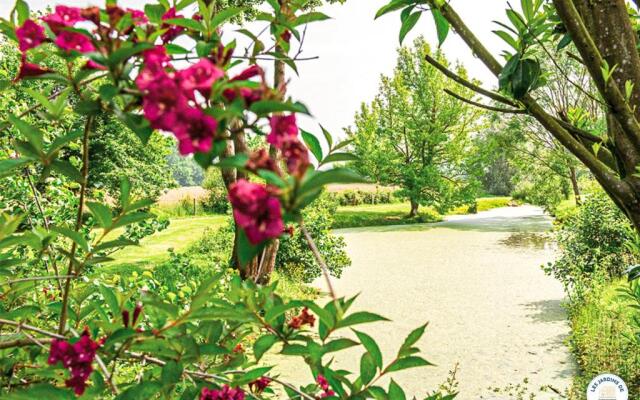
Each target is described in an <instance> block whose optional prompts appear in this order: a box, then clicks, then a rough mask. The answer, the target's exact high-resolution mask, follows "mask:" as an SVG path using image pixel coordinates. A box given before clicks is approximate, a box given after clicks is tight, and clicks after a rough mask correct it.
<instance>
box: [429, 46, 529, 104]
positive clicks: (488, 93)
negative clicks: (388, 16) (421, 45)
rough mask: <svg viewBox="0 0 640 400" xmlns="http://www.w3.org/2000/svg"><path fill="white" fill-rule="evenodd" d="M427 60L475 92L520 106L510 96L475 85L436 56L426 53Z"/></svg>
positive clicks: (504, 102)
mask: <svg viewBox="0 0 640 400" xmlns="http://www.w3.org/2000/svg"><path fill="white" fill-rule="evenodd" d="M425 60H426V61H427V62H428V63H429V64H431V65H433V66H434V67H435V68H436V69H437V70H438V71H440V72H442V73H443V74H444V75H445V76H447V77H448V78H449V79H451V80H453V81H455V82H457V83H459V84H460V85H462V86H464V87H466V88H468V89H471V90H473V91H474V92H476V93H478V94H481V95H483V96H487V97H489V98H490V99H492V100H495V101H497V102H500V103H503V104H507V105H510V106H512V107H519V105H518V103H516V102H515V101H513V100H511V99H510V98H508V97H504V96H502V95H500V94H498V93H495V92H492V91H490V90H487V89H483V88H482V87H480V86H478V85H475V84H473V83H471V82H469V81H468V80H466V79H464V78H463V77H461V76H460V75H458V74H456V73H455V72H453V71H451V70H450V69H448V68H447V67H445V66H444V65H442V64H440V63H439V62H438V60H436V59H435V58H433V57H431V56H430V55H428V54H427V55H425Z"/></svg>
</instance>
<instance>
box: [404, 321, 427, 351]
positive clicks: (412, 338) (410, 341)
mask: <svg viewBox="0 0 640 400" xmlns="http://www.w3.org/2000/svg"><path fill="white" fill-rule="evenodd" d="M427 325H429V324H428V323H426V324H424V325H422V326H421V327H419V328H416V329H414V330H413V331H412V332H411V333H410V334H409V335H408V336H407V338H406V339H405V340H404V343H403V344H402V346H400V352H399V353H400V354H401V353H402V352H403V351H405V350H408V349H410V348H411V346H413V345H414V344H416V342H417V341H418V340H420V338H421V337H422V335H424V331H425V330H426V329H427Z"/></svg>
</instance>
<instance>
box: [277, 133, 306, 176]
mask: <svg viewBox="0 0 640 400" xmlns="http://www.w3.org/2000/svg"><path fill="white" fill-rule="evenodd" d="M280 151H282V156H283V157H284V159H285V160H286V162H287V171H288V172H289V174H291V175H293V176H296V177H299V178H301V177H302V176H304V173H305V172H307V169H308V168H309V165H310V162H309V150H308V149H307V148H306V147H305V145H304V144H302V143H301V142H300V141H299V140H298V138H297V137H292V138H289V139H287V140H285V141H284V142H283V143H282V146H281V147H280Z"/></svg>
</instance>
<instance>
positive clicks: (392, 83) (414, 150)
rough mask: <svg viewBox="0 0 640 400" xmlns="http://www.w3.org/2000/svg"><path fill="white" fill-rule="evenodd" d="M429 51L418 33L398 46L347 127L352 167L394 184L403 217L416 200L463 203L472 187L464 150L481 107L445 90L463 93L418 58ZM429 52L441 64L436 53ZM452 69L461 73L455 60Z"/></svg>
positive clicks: (442, 206) (414, 209)
mask: <svg viewBox="0 0 640 400" xmlns="http://www.w3.org/2000/svg"><path fill="white" fill-rule="evenodd" d="M429 52H430V49H429V45H428V44H427V43H426V41H425V40H424V39H423V38H418V39H417V40H416V41H415V43H414V47H413V48H412V49H409V48H405V47H403V48H401V49H399V50H398V62H397V66H396V68H395V71H394V73H393V75H392V76H390V77H387V76H383V77H382V79H381V84H380V90H379V93H378V95H377V96H376V98H375V99H374V100H373V102H371V104H363V105H362V108H361V110H360V112H359V113H358V114H357V115H356V117H355V126H354V127H353V128H350V129H349V130H348V134H349V135H350V137H351V138H352V139H353V146H354V148H355V153H356V154H357V155H358V156H359V158H360V160H359V161H357V162H356V167H357V168H358V169H359V171H360V172H361V173H362V174H364V175H366V176H368V177H369V178H371V179H372V180H375V181H377V182H379V183H381V184H384V185H393V186H398V187H400V188H401V190H400V192H399V194H400V196H402V197H404V198H406V199H408V200H409V201H410V203H411V210H410V214H409V216H411V217H413V216H415V215H417V213H418V208H419V206H420V205H423V206H433V207H435V208H436V209H437V210H439V211H441V212H444V211H447V210H448V209H450V208H452V207H454V206H456V205H460V204H464V203H469V202H471V201H472V200H473V199H474V198H475V194H476V192H477V189H478V187H479V182H478V179H477V178H476V171H475V168H474V164H473V162H472V159H471V157H469V154H471V153H473V142H472V140H471V137H470V134H471V133H472V132H473V131H474V129H475V128H476V127H477V126H478V121H479V120H481V116H482V112H480V111H479V110H478V109H477V108H475V107H472V106H470V105H469V104H467V103H464V102H461V101H459V100H457V99H455V98H453V97H451V96H449V95H447V93H445V90H452V89H455V90H456V91H457V92H458V93H461V94H462V95H465V96H467V97H471V94H470V91H469V90H467V89H464V88H459V87H456V85H455V84H452V83H451V82H448V81H447V80H446V79H443V78H442V76H441V75H440V74H439V72H438V71H437V70H436V69H435V68H434V67H432V66H431V65H430V64H429V63H427V62H426V61H425V55H427V54H429ZM435 57H436V58H437V59H438V60H439V61H440V62H441V63H444V64H448V63H447V60H446V59H445V58H444V56H443V55H442V54H441V53H437V54H436V55H435ZM457 71H458V73H459V74H461V75H466V73H465V71H464V70H463V69H462V68H461V67H458V68H457Z"/></svg>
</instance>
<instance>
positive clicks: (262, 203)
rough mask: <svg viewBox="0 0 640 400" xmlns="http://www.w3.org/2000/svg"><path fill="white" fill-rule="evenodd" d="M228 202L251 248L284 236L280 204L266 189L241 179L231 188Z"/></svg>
mask: <svg viewBox="0 0 640 400" xmlns="http://www.w3.org/2000/svg"><path fill="white" fill-rule="evenodd" d="M229 201H230V202H231V205H232V206H233V217H234V219H235V221H236V224H237V225H238V226H239V227H241V228H242V229H243V230H244V232H245V234H246V235H247V239H249V242H251V243H252V244H254V245H256V244H259V243H261V242H264V241H265V240H268V239H272V238H276V237H279V236H280V235H282V232H283V231H284V222H283V221H282V210H281V209H280V200H278V198H277V197H276V196H274V195H273V194H272V193H270V192H269V190H268V189H267V187H265V186H264V185H260V184H257V183H251V182H249V181H246V180H244V179H240V180H238V181H237V182H235V183H234V184H233V185H231V187H230V188H229Z"/></svg>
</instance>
